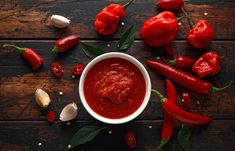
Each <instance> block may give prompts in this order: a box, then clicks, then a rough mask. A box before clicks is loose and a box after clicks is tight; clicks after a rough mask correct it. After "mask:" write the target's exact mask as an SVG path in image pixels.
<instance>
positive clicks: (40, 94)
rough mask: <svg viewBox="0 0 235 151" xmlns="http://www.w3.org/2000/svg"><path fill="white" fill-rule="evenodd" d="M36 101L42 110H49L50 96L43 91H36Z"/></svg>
mask: <svg viewBox="0 0 235 151" xmlns="http://www.w3.org/2000/svg"><path fill="white" fill-rule="evenodd" d="M35 100H36V102H37V104H38V105H39V106H40V107H42V108H47V107H48V106H49V104H50V103H51V99H50V97H49V95H48V94H47V93H46V92H45V91H43V90H42V89H37V90H36V91H35Z"/></svg>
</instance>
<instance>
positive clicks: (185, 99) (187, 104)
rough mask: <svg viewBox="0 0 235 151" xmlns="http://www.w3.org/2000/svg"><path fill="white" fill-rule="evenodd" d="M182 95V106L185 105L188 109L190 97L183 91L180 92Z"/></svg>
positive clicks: (189, 107)
mask: <svg viewBox="0 0 235 151" xmlns="http://www.w3.org/2000/svg"><path fill="white" fill-rule="evenodd" d="M182 95H183V100H182V102H183V104H184V106H186V107H187V108H188V109H191V99H190V95H189V93H188V92H186V91H185V92H183V93H182Z"/></svg>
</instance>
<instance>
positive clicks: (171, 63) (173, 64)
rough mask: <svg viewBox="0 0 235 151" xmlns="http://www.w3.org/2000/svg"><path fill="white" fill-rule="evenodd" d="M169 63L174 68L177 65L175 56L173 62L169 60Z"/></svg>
mask: <svg viewBox="0 0 235 151" xmlns="http://www.w3.org/2000/svg"><path fill="white" fill-rule="evenodd" d="M168 63H169V64H170V65H172V66H175V65H176V57H175V56H174V58H173V59H172V60H169V62H168Z"/></svg>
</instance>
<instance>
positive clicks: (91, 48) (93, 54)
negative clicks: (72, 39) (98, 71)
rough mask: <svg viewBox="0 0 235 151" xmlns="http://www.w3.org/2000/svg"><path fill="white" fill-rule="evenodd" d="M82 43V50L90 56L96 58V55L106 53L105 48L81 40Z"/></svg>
mask: <svg viewBox="0 0 235 151" xmlns="http://www.w3.org/2000/svg"><path fill="white" fill-rule="evenodd" d="M80 44H81V47H82V50H83V51H84V53H85V54H86V55H87V56H88V57H90V58H95V57H97V56H99V55H101V54H103V53H105V52H104V50H103V49H101V48H97V47H94V46H91V45H88V44H86V43H83V42H80Z"/></svg>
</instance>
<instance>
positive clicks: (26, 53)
mask: <svg viewBox="0 0 235 151" xmlns="http://www.w3.org/2000/svg"><path fill="white" fill-rule="evenodd" d="M3 47H13V48H15V49H17V50H18V51H19V52H20V53H21V55H22V57H23V58H24V59H25V60H26V61H27V62H28V63H29V64H30V66H31V67H32V68H33V70H37V69H38V68H39V67H41V66H42V64H43V63H44V59H43V58H42V57H41V56H40V55H39V54H38V53H36V52H35V51H34V50H33V49H31V48H21V47H17V46H15V45H10V44H4V45H3Z"/></svg>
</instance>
